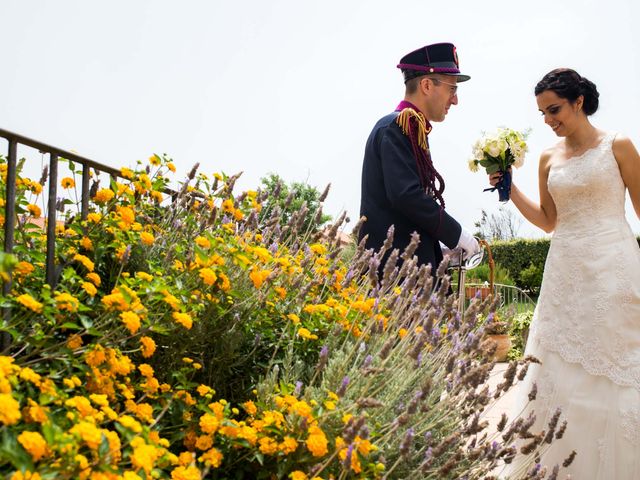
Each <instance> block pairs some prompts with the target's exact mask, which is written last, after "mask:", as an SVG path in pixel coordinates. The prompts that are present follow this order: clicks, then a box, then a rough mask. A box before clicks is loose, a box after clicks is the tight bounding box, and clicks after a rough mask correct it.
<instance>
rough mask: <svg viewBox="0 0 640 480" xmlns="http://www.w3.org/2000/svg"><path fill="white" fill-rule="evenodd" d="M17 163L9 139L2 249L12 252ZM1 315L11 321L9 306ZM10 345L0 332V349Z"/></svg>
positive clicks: (14, 146) (15, 144) (6, 291)
mask: <svg viewBox="0 0 640 480" xmlns="http://www.w3.org/2000/svg"><path fill="white" fill-rule="evenodd" d="M17 163H18V142H17V141H16V140H15V139H9V155H8V157H7V182H6V198H5V205H4V251H5V253H12V252H13V237H14V233H15V227H16V175H17V172H16V169H17ZM11 280H12V278H11V273H9V274H8V278H7V280H6V281H5V282H4V284H3V285H2V293H3V295H4V296H5V297H6V296H7V295H9V293H10V292H11ZM2 317H3V319H4V323H5V325H6V324H8V323H9V322H10V321H11V308H10V307H7V308H4V309H3V312H2ZM10 345H11V335H9V334H8V333H7V332H2V350H6V349H8V348H9V346H10Z"/></svg>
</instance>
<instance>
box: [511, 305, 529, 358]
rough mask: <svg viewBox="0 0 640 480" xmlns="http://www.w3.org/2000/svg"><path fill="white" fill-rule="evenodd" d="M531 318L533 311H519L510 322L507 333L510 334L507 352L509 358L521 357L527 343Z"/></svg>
mask: <svg viewBox="0 0 640 480" xmlns="http://www.w3.org/2000/svg"><path fill="white" fill-rule="evenodd" d="M532 320H533V311H530V312H524V313H519V314H517V315H515V316H514V317H513V318H511V320H510V321H509V323H510V326H511V327H510V330H509V335H510V336H511V342H512V347H511V351H510V352H509V358H510V359H517V358H520V357H522V355H523V354H524V349H525V347H526V345H527V338H528V337H529V328H530V326H531V321H532Z"/></svg>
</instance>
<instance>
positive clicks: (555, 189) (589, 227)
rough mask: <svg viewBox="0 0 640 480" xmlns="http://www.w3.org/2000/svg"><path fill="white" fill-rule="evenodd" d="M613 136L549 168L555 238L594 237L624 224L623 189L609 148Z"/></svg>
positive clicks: (608, 136) (608, 135) (606, 137)
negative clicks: (555, 213)
mask: <svg viewBox="0 0 640 480" xmlns="http://www.w3.org/2000/svg"><path fill="white" fill-rule="evenodd" d="M614 137H615V135H614V134H611V133H609V134H607V135H606V136H605V137H604V138H603V139H602V141H601V142H600V143H599V144H598V145H597V146H596V147H594V148H591V149H589V150H587V151H586V152H585V153H583V154H582V155H579V156H577V157H573V158H571V159H569V160H568V161H566V162H565V163H564V164H562V165H560V166H552V167H551V170H550V172H549V179H548V187H549V192H550V193H551V196H552V197H553V201H554V203H555V205H556V210H557V214H558V217H557V224H556V231H555V235H554V236H555V237H558V236H565V235H587V234H597V233H598V232H599V231H601V230H602V229H605V228H620V227H622V226H623V225H624V224H626V219H625V212H624V196H625V186H624V183H623V181H622V177H621V176H620V171H619V169H618V163H617V162H616V159H615V157H614V156H613V152H612V149H611V146H612V143H613V139H614Z"/></svg>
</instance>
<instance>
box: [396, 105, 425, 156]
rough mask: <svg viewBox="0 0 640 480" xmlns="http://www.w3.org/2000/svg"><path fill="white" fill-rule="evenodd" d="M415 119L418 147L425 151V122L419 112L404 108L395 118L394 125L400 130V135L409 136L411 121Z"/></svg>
mask: <svg viewBox="0 0 640 480" xmlns="http://www.w3.org/2000/svg"><path fill="white" fill-rule="evenodd" d="M412 118H415V120H416V121H417V122H418V146H419V147H420V148H421V149H423V150H426V149H427V122H426V120H425V118H424V115H423V114H422V113H420V112H416V111H415V110H414V109H413V108H405V109H404V110H402V111H401V112H400V114H399V115H398V116H397V117H396V123H397V124H398V125H399V126H400V128H401V129H402V133H404V134H405V135H406V136H410V135H411V134H410V132H411V119H412Z"/></svg>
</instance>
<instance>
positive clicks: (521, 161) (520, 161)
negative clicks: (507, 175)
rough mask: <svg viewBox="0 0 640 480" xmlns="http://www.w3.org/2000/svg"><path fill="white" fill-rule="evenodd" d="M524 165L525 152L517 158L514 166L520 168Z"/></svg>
mask: <svg viewBox="0 0 640 480" xmlns="http://www.w3.org/2000/svg"><path fill="white" fill-rule="evenodd" d="M522 165H524V152H523V154H522V155H518V156H515V160H514V162H513V166H514V167H516V168H520V167H521V166H522Z"/></svg>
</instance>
